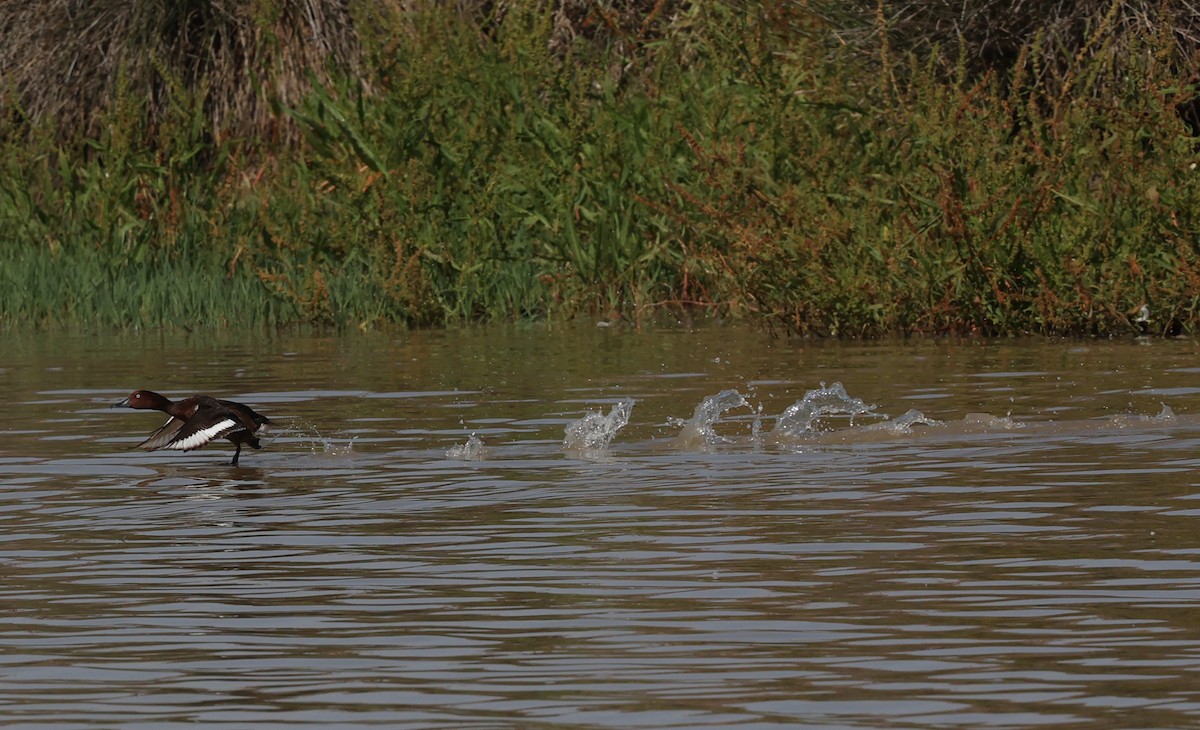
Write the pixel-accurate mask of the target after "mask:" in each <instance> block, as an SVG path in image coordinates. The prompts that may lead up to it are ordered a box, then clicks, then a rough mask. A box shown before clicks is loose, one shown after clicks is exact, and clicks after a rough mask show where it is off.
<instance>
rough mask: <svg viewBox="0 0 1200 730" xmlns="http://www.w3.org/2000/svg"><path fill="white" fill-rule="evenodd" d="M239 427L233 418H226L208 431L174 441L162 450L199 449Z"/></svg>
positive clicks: (204, 430) (207, 429)
mask: <svg viewBox="0 0 1200 730" xmlns="http://www.w3.org/2000/svg"><path fill="white" fill-rule="evenodd" d="M238 425H239V424H238V422H237V421H235V420H233V419H232V418H225V419H222V420H220V421H217V422H216V423H214V424H213V425H211V426H209V427H208V428H206V429H203V430H201V431H197V432H196V433H193V434H191V435H190V436H186V437H184V438H181V439H177V440H175V441H172V442H171V443H169V444H167V445H165V446H163V447H162V448H164V449H171V450H173V451H190V450H192V449H198V448H200V447H201V446H203V445H204V444H206V443H208V442H209V441H212V440H213V439H215V438H220V437H221V436H223V435H225V434H226V433H228V432H229V431H231V430H233V429H234V428H235V427H237V426H238Z"/></svg>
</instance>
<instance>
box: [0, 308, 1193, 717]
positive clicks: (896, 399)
mask: <svg viewBox="0 0 1200 730" xmlns="http://www.w3.org/2000/svg"><path fill="white" fill-rule="evenodd" d="M10 344H11V347H10V348H9V351H8V352H7V353H6V354H3V355H0V377H2V378H3V381H4V385H5V388H6V391H7V394H8V402H9V405H8V407H7V408H5V409H4V410H3V411H0V431H2V432H3V437H4V438H3V440H2V441H0V443H2V444H3V445H2V446H0V526H2V529H0V575H3V577H4V580H3V581H2V582H0V602H2V605H4V606H5V607H6V609H7V610H5V611H4V612H2V613H0V642H2V644H3V651H2V652H0V715H2V716H3V718H4V722H3V723H0V724H3V726H4V727H6V728H7V727H39V728H41V727H61V728H86V727H102V726H104V727H122V728H151V727H153V728H163V727H176V726H184V725H195V724H197V723H200V724H204V725H215V724H222V723H224V724H228V725H231V726H254V727H265V728H270V727H281V728H282V727H288V728H294V727H297V726H318V727H367V726H384V727H414V728H416V727H420V728H470V727H479V728H484V727H487V728H493V727H589V728H595V727H612V728H626V727H651V728H667V727H670V728H696V727H701V728H703V727H735V726H736V727H739V728H740V727H750V728H772V727H778V728H784V727H797V726H808V727H888V726H896V727H963V728H968V727H969V728H974V727H1033V726H1040V725H1076V726H1079V725H1084V724H1087V725H1089V726H1093V725H1099V724H1101V723H1103V724H1104V725H1107V726H1114V727H1189V726H1195V725H1196V724H1197V723H1198V722H1200V696H1198V693H1200V685H1198V684H1197V682H1196V676H1197V670H1200V623H1198V622H1197V620H1196V617H1197V613H1196V611H1197V609H1196V606H1197V603H1198V601H1200V544H1198V542H1197V538H1196V535H1197V534H1198V530H1197V519H1198V518H1200V501H1197V500H1198V499H1200V489H1198V488H1197V478H1196V474H1197V472H1198V466H1200V457H1198V456H1197V447H1198V446H1200V419H1198V418H1197V417H1196V415H1195V414H1197V413H1200V410H1198V409H1197V407H1196V406H1197V403H1198V399H1200V384H1197V382H1196V379H1197V377H1198V375H1200V369H1198V367H1197V366H1196V365H1195V363H1196V351H1197V348H1196V345H1195V343H1192V342H1157V341H1155V342H1150V343H1141V344H1137V343H1037V342H1027V343H978V342H967V343H947V342H922V343H914V344H896V343H892V344H867V345H847V344H815V343H787V342H772V341H769V340H766V339H764V338H762V337H761V336H759V335H757V334H755V333H753V332H747V331H741V330H736V329H712V330H702V331H699V332H684V331H668V332H663V331H659V332H648V333H622V332H618V331H614V330H611V329H610V330H604V331H591V330H580V331H568V332H546V331H543V330H538V329H531V330H484V331H466V332H437V333H412V334H404V335H401V336H395V337H385V336H381V335H379V336H362V335H357V336H347V337H340V338H339V337H284V336H273V337H266V338H258V339H254V338H229V339H222V338H220V337H212V338H203V337H193V338H184V337H180V338H169V337H158V336H154V337H151V336H146V337H143V338H140V339H138V338H134V339H133V340H132V341H131V340H129V339H124V340H122V341H119V342H115V341H109V340H105V339H101V338H80V337H66V336H59V337H48V336H39V337H36V338H34V337H29V338H15V339H13V340H12V341H11V343H10ZM837 384H840V385H837ZM137 387H148V388H154V389H157V390H160V392H163V393H165V394H169V395H186V394H189V393H191V392H195V391H205V392H210V393H212V394H214V395H221V396H224V397H230V398H234V399H236V400H241V401H244V402H246V403H248V404H250V405H252V406H253V407H254V408H255V409H256V410H259V411H260V412H262V413H264V414H265V415H267V416H269V417H271V418H272V419H275V420H278V421H280V422H281V423H284V424H287V425H289V426H290V430H289V431H288V432H286V433H283V434H281V435H280V436H279V437H277V438H276V439H275V441H274V442H273V443H271V444H270V445H268V446H267V448H265V449H264V450H263V451H254V452H248V453H243V455H242V462H241V463H242V466H241V467H238V468H233V467H230V466H228V461H229V458H230V454H229V451H230V449H229V448H226V446H227V445H225V446H222V445H218V444H213V445H210V446H209V447H207V448H206V449H204V450H201V451H197V452H191V453H187V454H177V453H170V452H154V453H144V452H138V451H134V450H132V447H133V446H134V445H136V444H137V443H138V442H139V441H140V440H141V439H142V438H144V435H145V434H146V433H148V432H149V431H151V430H153V428H154V427H156V426H157V425H159V421H158V419H157V414H155V415H154V416H153V417H152V416H150V415H147V414H139V413H132V412H128V411H112V410H110V409H109V408H108V407H107V405H108V404H109V403H111V402H113V401H114V400H115V399H116V398H118V397H120V396H121V395H123V394H125V393H128V392H129V391H130V390H132V389H134V388H137ZM837 388H841V389H842V390H841V391H840V392H839V391H838V390H837ZM1164 406H1165V408H1164ZM588 414H591V415H590V416H589V415H588ZM781 427H783V428H782V430H781ZM689 428H690V429H691V431H690V433H691V434H693V435H694V436H695V435H697V434H698V436H696V437H689V436H688V435H687V434H688V433H689V431H688V429H689ZM572 433H574V437H575V438H576V439H577V441H575V442H572V441H571V439H572ZM784 435H786V436H787V437H786V438H783V437H782V436H784ZM572 445H576V446H580V447H581V448H570V447H572ZM565 447H566V448H565Z"/></svg>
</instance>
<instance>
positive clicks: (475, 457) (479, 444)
mask: <svg viewBox="0 0 1200 730" xmlns="http://www.w3.org/2000/svg"><path fill="white" fill-rule="evenodd" d="M486 455H487V447H486V446H484V445H483V440H482V439H480V438H479V437H478V436H476V435H475V434H471V435H470V436H469V437H467V442H466V443H465V444H459V445H457V446H451V447H450V448H449V449H448V450H447V451H446V458H447V459H458V460H459V461H482V460H483V459H484V458H485V457H486Z"/></svg>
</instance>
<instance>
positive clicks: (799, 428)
mask: <svg viewBox="0 0 1200 730" xmlns="http://www.w3.org/2000/svg"><path fill="white" fill-rule="evenodd" d="M874 411H875V406H872V405H868V404H866V403H864V402H863V401H862V399H860V398H853V397H851V396H850V394H849V393H847V392H846V389H845V388H844V387H842V384H841V383H834V384H833V385H830V386H828V387H826V386H825V384H824V383H822V384H821V387H820V388H817V389H815V390H810V391H808V392H807V393H805V394H804V397H803V398H801V399H800V400H798V401H796V402H795V403H793V404H792V405H790V406H788V407H787V409H786V410H784V412H783V413H781V414H779V418H778V419H776V420H775V428H773V429H771V436H772V438H776V439H778V438H798V437H800V436H803V435H804V434H806V433H810V432H811V431H813V430H814V428H813V424H815V423H816V421H817V419H818V418H820V417H822V416H830V415H834V414H845V415H848V416H850V418H851V422H852V423H853V419H854V417H855V416H861V415H873V414H874ZM910 413H912V411H910ZM905 415H908V414H905Z"/></svg>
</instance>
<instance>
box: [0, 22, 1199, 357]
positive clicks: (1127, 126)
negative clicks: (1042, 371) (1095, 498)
mask: <svg viewBox="0 0 1200 730" xmlns="http://www.w3.org/2000/svg"><path fill="white" fill-rule="evenodd" d="M1197 17H1198V15H1197V13H1196V12H1194V9H1193V8H1192V7H1191V5H1190V3H1189V2H1186V1H1184V0H1164V1H1161V2H1132V1H1131V2H1115V1H1111V0H1110V1H1105V2H1101V1H1099V0H1078V1H1076V2H1071V3H1067V2H1051V3H1007V2H1000V1H999V0H956V1H954V2H951V0H935V1H934V2H927V3H912V2H906V1H905V0H850V1H849V2H832V0H785V1H780V0H773V1H769V0H761V1H754V0H746V1H745V2H736V1H732V0H728V1H725V0H718V1H716V2H711V3H692V2H686V1H685V0H541V1H534V0H512V1H510V2H489V1H487V0H463V1H462V2H458V3H453V4H447V3H434V2H400V1H399V0H395V1H394V2H387V1H384V2H372V3H366V2H357V1H355V0H340V1H333V0H327V1H322V0H262V1H261V2H254V3H241V2H233V0H197V1H196V2H189V3H165V2H161V0H132V1H131V2H116V0H90V1H85V0H29V2H22V3H2V4H0V37H2V38H3V40H4V42H3V43H0V146H2V147H3V149H2V151H0V322H2V323H3V324H4V325H6V326H16V327H23V326H55V327H57V326H66V327H90V328H109V327H117V328H121V327H197V326H199V327H205V326H228V327H236V326H246V325H252V326H276V325H285V324H292V323H299V322H305V323H317V324H323V325H324V324H328V325H334V326H339V327H361V328H373V327H384V326H394V325H401V326H439V325H447V324H454V323H463V322H474V321H489V320H513V319H550V320H566V319H572V318H578V317H597V318H598V317H603V318H621V319H624V320H626V321H629V322H631V323H643V322H648V321H653V320H654V319H655V317H656V316H657V315H659V314H662V313H667V314H669V315H672V316H676V315H679V314H686V315H688V316H692V315H695V314H703V315H706V316H712V317H720V318H742V319H747V320H750V321H753V322H756V323H758V324H760V325H761V326H764V327H768V328H770V329H772V330H773V331H776V332H779V333H788V334H797V335H811V336H838V337H869V336H880V335H888V334H943V333H978V334H984V335H1011V334H1023V333H1040V334H1063V335H1099V336H1108V335H1124V334H1130V333H1150V334H1161V335H1173V334H1177V333H1180V332H1194V331H1195V330H1196V329H1197V326H1198V324H1200V322H1198V319H1197V318H1198V303H1200V248H1198V246H1200V243H1198V226H1200V221H1198V220H1197V216H1198V215H1200V177H1198V175H1200V171H1198V170H1197V169H1196V163H1197V161H1198V159H1197V138H1196V135H1195V133H1196V131H1197V127H1196V125H1197V123H1198V121H1200V101H1198V100H1197V90H1196V78H1197V69H1198V68H1200V66H1198V64H1197V58H1198V57H1197V50H1198V49H1200V44H1198V42H1197V38H1198V37H1200V30H1198V21H1197Z"/></svg>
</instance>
